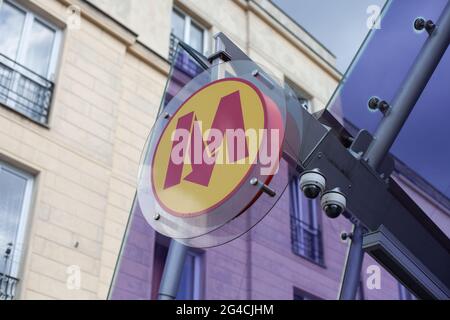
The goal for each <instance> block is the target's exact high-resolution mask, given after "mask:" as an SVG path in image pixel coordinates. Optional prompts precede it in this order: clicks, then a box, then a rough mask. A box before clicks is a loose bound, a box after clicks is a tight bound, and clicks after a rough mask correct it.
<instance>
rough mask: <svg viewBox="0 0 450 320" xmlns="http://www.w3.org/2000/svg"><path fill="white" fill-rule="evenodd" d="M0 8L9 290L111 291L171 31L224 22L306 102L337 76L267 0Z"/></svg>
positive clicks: (39, 3) (52, 294) (319, 49)
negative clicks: (292, 86) (292, 85)
mask: <svg viewBox="0 0 450 320" xmlns="http://www.w3.org/2000/svg"><path fill="white" fill-rule="evenodd" d="M0 2H1V1H0ZM0 17H1V19H0V34H1V38H0V105H1V106H0V219H2V225H0V250H1V251H0V254H1V257H0V259H2V260H0V274H1V277H0V278H1V279H3V280H2V281H3V282H2V285H3V286H4V287H3V288H4V289H3V290H4V293H2V294H3V295H7V298H18V299H47V298H49V299H105V298H107V295H108V290H109V287H110V284H111V280H112V277H113V272H114V268H115V265H116V261H117V258H118V254H119V250H120V246H121V243H122V238H123V235H124V231H125V228H126V224H127V221H128V217H129V213H130V208H131V205H132V202H133V198H134V194H135V187H136V177H137V171H138V166H139V159H140V154H141V150H142V148H143V145H144V143H145V140H146V138H147V135H148V133H149V130H150V127H151V125H152V123H153V121H154V119H155V115H156V112H157V110H158V107H159V105H160V100H161V96H162V93H163V91H164V87H165V83H166V79H167V76H168V72H169V53H170V43H171V42H170V39H171V34H172V35H173V36H176V37H178V38H180V39H181V40H183V41H185V42H187V43H189V44H190V45H191V46H193V47H194V48H196V49H198V50H199V51H203V52H204V53H205V54H207V53H208V52H210V51H211V46H212V36H213V35H214V34H215V33H216V32H218V31H222V32H224V33H226V34H227V35H228V36H229V37H230V38H231V39H232V40H233V41H235V42H236V43H237V44H238V45H239V46H240V47H241V48H242V49H243V50H244V51H245V52H247V53H248V55H249V56H250V57H251V58H252V59H254V60H255V61H256V62H258V63H260V64H262V65H264V66H265V67H266V68H267V69H268V70H269V71H270V72H272V73H273V74H274V75H275V76H277V77H278V78H280V79H285V80H288V81H289V83H291V84H294V85H295V87H296V89H297V90H298V91H299V92H301V94H302V95H303V97H304V98H305V101H306V100H307V101H308V103H309V105H310V108H311V109H312V110H318V109H320V108H323V107H324V106H325V104H326V103H327V101H328V99H329V98H330V96H331V94H332V93H333V91H334V89H335V88H336V86H337V84H338V82H339V79H340V77H341V74H340V73H339V72H338V71H336V69H335V68H334V64H335V57H334V56H333V55H332V54H331V53H330V52H329V51H328V50H327V49H326V48H325V47H323V46H322V45H321V44H320V43H319V42H317V41H316V40H315V39H314V38H313V37H312V36H311V35H309V34H308V33H307V32H306V31H305V30H304V29H302V28H301V27H300V26H299V25H297V24H296V23H294V22H293V21H292V20H290V19H289V18H288V17H287V16H286V15H285V14H284V13H283V12H282V11H280V10H279V9H278V8H277V7H275V6H274V5H273V4H272V3H271V2H270V1H267V0H250V1H246V0H226V1H225V0H224V1H217V0H175V1H172V0H146V1H143V0H125V1H124V0H85V1H82V0H3V3H2V6H1V7H0ZM3 221H6V222H5V223H3ZM0 287H1V286H0ZM4 297H5V296H3V298H4Z"/></svg>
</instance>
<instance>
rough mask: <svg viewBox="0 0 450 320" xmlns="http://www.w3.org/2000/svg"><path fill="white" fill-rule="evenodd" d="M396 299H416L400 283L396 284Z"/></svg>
mask: <svg viewBox="0 0 450 320" xmlns="http://www.w3.org/2000/svg"><path fill="white" fill-rule="evenodd" d="M398 299H399V300H415V299H416V297H415V296H414V295H413V294H412V293H411V292H410V291H409V290H408V289H407V288H406V287H404V286H403V285H402V284H401V283H400V282H399V283H398Z"/></svg>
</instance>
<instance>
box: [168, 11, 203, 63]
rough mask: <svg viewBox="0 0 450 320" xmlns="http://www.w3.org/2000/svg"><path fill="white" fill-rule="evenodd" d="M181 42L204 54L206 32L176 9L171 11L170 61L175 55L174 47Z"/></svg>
mask: <svg viewBox="0 0 450 320" xmlns="http://www.w3.org/2000/svg"><path fill="white" fill-rule="evenodd" d="M179 41H183V42H185V43H186V44H188V45H190V46H191V47H192V48H193V49H195V50H197V51H198V52H200V53H202V54H204V53H205V52H206V49H207V32H206V29H205V28H203V27H202V26H201V25H200V24H199V23H197V22H195V21H194V20H193V19H192V18H191V17H190V16H188V15H187V14H184V13H183V12H182V11H180V10H178V9H173V11H172V32H171V37H170V53H169V56H170V60H172V57H173V55H174V53H175V49H176V45H177V44H178V42H179Z"/></svg>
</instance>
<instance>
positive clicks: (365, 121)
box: [328, 0, 450, 206]
mask: <svg viewBox="0 0 450 320" xmlns="http://www.w3.org/2000/svg"><path fill="white" fill-rule="evenodd" d="M447 2H448V1H447V0H430V1H422V0H410V1H402V0H392V1H390V2H389V4H388V5H387V7H386V9H385V10H384V13H383V16H382V20H381V29H378V30H373V31H372V32H371V33H370V35H369V36H368V38H367V40H366V41H365V43H364V44H363V46H362V48H361V50H360V51H359V53H358V55H357V57H356V58H355V60H354V62H353V64H352V66H351V67H350V69H349V71H348V72H347V73H346V75H345V77H344V80H343V81H342V82H341V85H340V86H339V88H338V90H337V91H336V93H335V95H334V96H333V98H332V100H331V101H330V103H329V105H328V110H329V111H330V112H331V113H332V114H333V115H335V116H336V117H337V118H338V119H339V120H340V121H341V122H342V123H343V124H344V125H345V126H346V127H347V128H350V129H351V128H352V127H353V128H354V127H356V128H359V129H367V130H369V131H370V132H372V133H374V132H375V130H376V128H377V125H378V123H379V122H380V120H381V118H382V115H381V113H380V112H371V111H369V109H368V106H367V102H368V100H369V99H370V98H371V97H372V96H377V97H380V98H381V99H383V100H386V101H388V102H392V100H393V98H394V97H395V94H396V92H397V91H398V90H399V89H400V88H401V86H402V83H403V81H404V79H405V77H406V75H407V73H408V70H409V69H410V68H411V66H412V65H413V63H414V60H415V59H416V57H417V55H418V53H419V51H420V49H421V48H422V46H423V45H424V43H425V41H426V39H427V37H428V34H427V33H426V32H425V31H423V32H417V31H415V30H414V27H413V24H414V20H415V19H416V18H417V17H424V18H426V19H431V20H433V21H435V22H436V21H437V20H438V19H439V16H440V14H441V12H442V11H443V9H444V7H445V5H446V4H447ZM449 71H450V52H447V53H446V55H445V56H444V58H443V60H442V61H441V63H440V65H439V67H438V69H437V70H436V71H435V73H434V75H433V78H432V80H431V81H430V82H429V84H428V86H427V87H426V89H425V91H424V93H423V94H422V96H421V98H420V100H419V102H418V103H417V105H416V107H415V109H414V111H413V112H412V114H411V116H410V117H409V119H408V121H407V123H406V125H405V126H404V128H403V130H402V132H401V134H400V136H399V137H398V139H397V141H396V143H395V144H394V146H393V148H392V150H391V151H392V153H393V155H395V156H396V157H397V158H398V159H399V160H400V161H401V162H403V163H404V164H406V166H407V167H409V168H410V169H412V171H411V172H415V173H417V174H418V175H419V176H420V177H421V178H424V179H425V180H427V181H428V182H430V183H431V185H432V186H433V187H434V188H435V189H437V190H438V191H439V192H438V195H437V197H438V198H440V199H441V200H442V202H443V203H444V205H445V204H446V205H447V206H448V203H449V200H448V198H449V197H450V170H449V164H450V142H448V140H447V139H448V137H450V126H449V125H447V124H446V118H447V117H448V115H449V114H450V109H449V108H448V101H450V90H449V88H450V87H449V83H450V72H449ZM344 119H345V120H344ZM350 131H351V130H350ZM421 178H418V179H417V181H418V183H419V182H420V180H421ZM430 191H431V192H434V193H436V192H435V191H436V190H430ZM439 193H441V194H440V195H439ZM442 194H444V196H443V197H442Z"/></svg>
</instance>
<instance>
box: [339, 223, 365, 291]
mask: <svg viewBox="0 0 450 320" xmlns="http://www.w3.org/2000/svg"><path fill="white" fill-rule="evenodd" d="M362 241H363V227H362V226H361V225H359V224H354V225H353V229H352V236H351V239H350V244H349V248H348V251H347V257H346V260H345V266H344V272H343V274H342V280H341V288H340V290H339V300H354V299H355V298H356V291H357V290H358V285H359V281H360V277H361V268H362V263H363V258H364V251H363V249H362Z"/></svg>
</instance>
